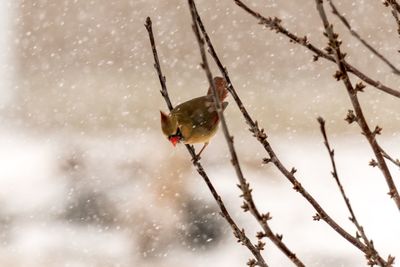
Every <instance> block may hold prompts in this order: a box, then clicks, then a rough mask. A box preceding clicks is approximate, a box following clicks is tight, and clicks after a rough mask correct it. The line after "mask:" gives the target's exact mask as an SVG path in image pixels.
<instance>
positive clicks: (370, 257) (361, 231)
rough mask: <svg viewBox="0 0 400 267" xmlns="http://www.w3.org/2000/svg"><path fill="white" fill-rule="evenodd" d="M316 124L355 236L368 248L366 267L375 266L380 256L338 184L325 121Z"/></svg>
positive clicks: (337, 175) (340, 184) (320, 120)
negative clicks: (355, 232) (354, 230)
mask: <svg viewBox="0 0 400 267" xmlns="http://www.w3.org/2000/svg"><path fill="white" fill-rule="evenodd" d="M317 120H318V123H319V126H320V130H321V133H322V136H323V137H324V144H325V147H326V149H327V150H328V153H329V158H330V160H331V164H332V176H333V178H334V179H335V181H336V184H337V186H338V187H339V190H340V193H341V194H342V197H343V200H344V202H345V203H346V207H347V209H348V210H349V213H350V217H349V219H350V221H351V222H352V223H353V224H354V225H355V227H356V228H357V231H358V232H357V236H359V237H361V238H362V240H363V241H364V244H365V245H366V246H367V247H368V249H369V252H368V253H367V254H365V256H366V258H367V260H368V265H374V264H376V262H375V259H377V258H381V256H380V255H379V253H378V252H377V251H376V249H375V247H374V243H373V241H372V240H369V239H368V237H367V235H366V234H365V231H364V228H363V227H362V226H361V225H360V223H359V222H358V220H357V217H356V215H355V213H354V211H353V208H352V206H351V204H350V200H349V198H348V197H347V195H346V192H345V191H344V187H343V185H342V183H341V182H340V179H339V174H338V172H337V168H336V162H335V156H334V155H335V152H334V150H333V149H331V146H330V145H329V141H328V136H327V134H326V129H325V120H324V119H323V118H321V117H318V119H317ZM379 264H380V265H381V266H388V265H383V264H384V263H383V262H382V263H379Z"/></svg>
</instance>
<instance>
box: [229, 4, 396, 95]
mask: <svg viewBox="0 0 400 267" xmlns="http://www.w3.org/2000/svg"><path fill="white" fill-rule="evenodd" d="M235 3H236V4H237V5H238V6H239V7H241V8H242V9H243V10H245V11H246V12H248V13H249V14H250V15H252V16H253V17H255V18H256V19H258V20H259V23H260V24H262V25H264V26H266V27H267V28H268V29H270V30H273V31H275V32H276V33H280V34H283V35H285V36H286V37H288V38H289V39H290V40H291V41H292V42H293V43H297V44H300V45H302V46H304V47H306V48H307V49H309V50H310V51H312V52H313V53H314V54H315V55H314V60H317V59H318V58H320V57H321V58H325V59H327V60H329V61H331V62H335V58H334V57H333V56H332V55H331V54H329V53H328V52H324V51H323V50H321V49H319V48H317V47H316V46H314V45H313V44H311V43H310V42H309V41H308V40H307V38H306V37H298V36H297V35H295V34H293V33H291V32H290V31H289V30H287V29H286V28H285V27H283V26H282V24H281V20H280V19H279V18H277V17H274V18H270V17H268V18H266V17H263V16H262V15H261V14H259V13H257V12H256V11H254V10H252V9H250V8H249V7H248V6H246V5H245V4H244V3H243V2H242V1H240V0H235ZM343 64H344V66H345V68H346V70H347V71H349V72H351V73H353V74H354V75H356V76H357V77H359V78H360V79H361V80H363V81H364V82H366V83H368V84H369V85H372V86H373V87H375V88H377V89H379V90H381V91H383V92H386V93H388V94H390V95H392V96H395V97H397V98H400V91H398V90H395V89H392V88H390V87H388V86H386V85H383V84H382V83H381V82H379V81H376V80H374V79H372V78H370V77H369V76H367V75H366V74H364V73H362V72H361V71H360V70H358V69H357V68H356V67H353V66H352V65H350V64H349V63H347V62H346V61H345V60H343Z"/></svg>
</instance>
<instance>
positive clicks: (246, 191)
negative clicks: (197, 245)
mask: <svg viewBox="0 0 400 267" xmlns="http://www.w3.org/2000/svg"><path fill="white" fill-rule="evenodd" d="M189 6H190V11H191V15H192V20H193V30H194V33H195V35H196V38H197V42H198V44H199V48H200V54H201V58H202V67H203V69H204V70H205V72H206V76H207V79H208V81H209V83H210V87H211V91H212V92H213V99H214V102H215V105H216V109H217V112H218V116H219V119H220V121H221V126H222V130H223V133H224V136H225V139H226V142H227V144H228V148H229V152H230V155H231V162H232V165H233V166H234V168H235V171H236V175H237V177H238V179H239V183H240V184H239V185H238V186H239V188H240V189H241V191H242V192H243V194H242V197H243V198H244V203H243V205H242V208H243V209H244V211H250V213H251V214H252V215H253V216H254V217H255V219H256V220H257V221H258V223H259V224H260V225H261V227H262V228H263V230H264V234H263V235H265V236H266V237H268V238H269V239H270V240H271V241H272V242H273V243H274V244H275V245H276V246H277V247H278V248H279V249H280V250H281V251H282V252H283V253H284V254H285V255H286V256H287V257H288V258H289V259H290V260H291V261H292V262H293V263H294V264H295V265H296V266H303V267H304V266H305V265H304V264H303V263H302V262H301V261H300V260H299V259H298V258H297V256H296V254H294V253H293V252H292V251H291V250H290V249H289V248H288V247H287V246H286V245H285V244H284V243H283V242H282V235H277V234H274V233H273V231H272V229H271V228H270V226H269V224H268V220H269V219H271V217H270V215H269V213H267V214H261V213H260V212H259V210H258V208H257V206H256V204H255V203H254V200H253V196H252V189H251V188H250V184H249V183H248V182H247V180H246V178H245V177H244V175H243V172H242V169H241V167H240V163H239V159H238V156H237V153H236V150H235V146H234V143H233V136H231V135H230V133H229V129H228V126H227V123H226V120H225V116H224V114H223V109H222V104H221V101H220V99H219V97H218V95H217V91H216V89H215V85H214V83H213V78H212V77H213V76H212V74H211V70H210V68H209V65H208V60H207V56H206V51H205V48H204V45H205V44H204V40H203V38H202V36H201V34H200V31H199V28H198V27H199V26H200V25H198V24H200V23H201V18H200V15H199V14H198V12H197V8H196V4H195V2H194V1H193V0H189ZM196 21H197V22H196ZM202 26H203V24H202V23H201V26H200V27H202ZM258 237H262V235H259V234H258ZM260 239H261V238H260ZM259 245H260V247H263V246H264V243H262V242H261V241H259Z"/></svg>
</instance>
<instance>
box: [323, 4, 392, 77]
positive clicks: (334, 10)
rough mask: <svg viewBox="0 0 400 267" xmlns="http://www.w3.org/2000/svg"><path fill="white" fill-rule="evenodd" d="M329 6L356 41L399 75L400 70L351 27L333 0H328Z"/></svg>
mask: <svg viewBox="0 0 400 267" xmlns="http://www.w3.org/2000/svg"><path fill="white" fill-rule="evenodd" d="M328 2H329V5H330V6H331V9H332V13H333V14H334V15H336V16H337V17H338V18H339V20H340V21H341V22H342V23H343V24H344V26H346V28H347V29H348V30H349V32H350V34H351V35H353V36H354V37H355V38H356V39H358V40H359V41H360V42H361V43H362V44H363V45H364V46H365V47H366V48H368V49H369V51H371V52H372V53H373V54H374V55H376V56H377V57H378V58H379V59H381V60H382V61H383V62H385V63H386V65H388V66H389V67H390V68H391V69H392V71H393V73H395V74H397V75H399V74H400V70H398V69H397V68H396V67H395V66H394V65H393V64H392V63H391V62H390V61H389V60H388V59H387V58H386V57H384V56H383V55H382V54H381V53H379V52H378V51H377V50H376V49H375V48H373V47H372V45H370V44H369V43H368V42H367V41H365V40H364V39H363V38H362V37H361V36H360V35H359V34H358V33H357V32H356V31H355V30H354V29H353V28H352V27H351V25H350V23H349V21H348V20H347V19H346V18H345V16H344V15H342V14H340V12H339V11H338V9H337V8H336V6H335V4H334V3H333V1H332V0H328Z"/></svg>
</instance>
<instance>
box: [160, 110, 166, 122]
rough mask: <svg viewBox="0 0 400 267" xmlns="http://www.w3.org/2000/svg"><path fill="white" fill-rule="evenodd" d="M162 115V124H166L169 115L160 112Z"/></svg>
mask: <svg viewBox="0 0 400 267" xmlns="http://www.w3.org/2000/svg"><path fill="white" fill-rule="evenodd" d="M160 115H161V122H163V123H165V122H167V121H168V115H167V114H165V113H164V112H162V111H161V110H160Z"/></svg>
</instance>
